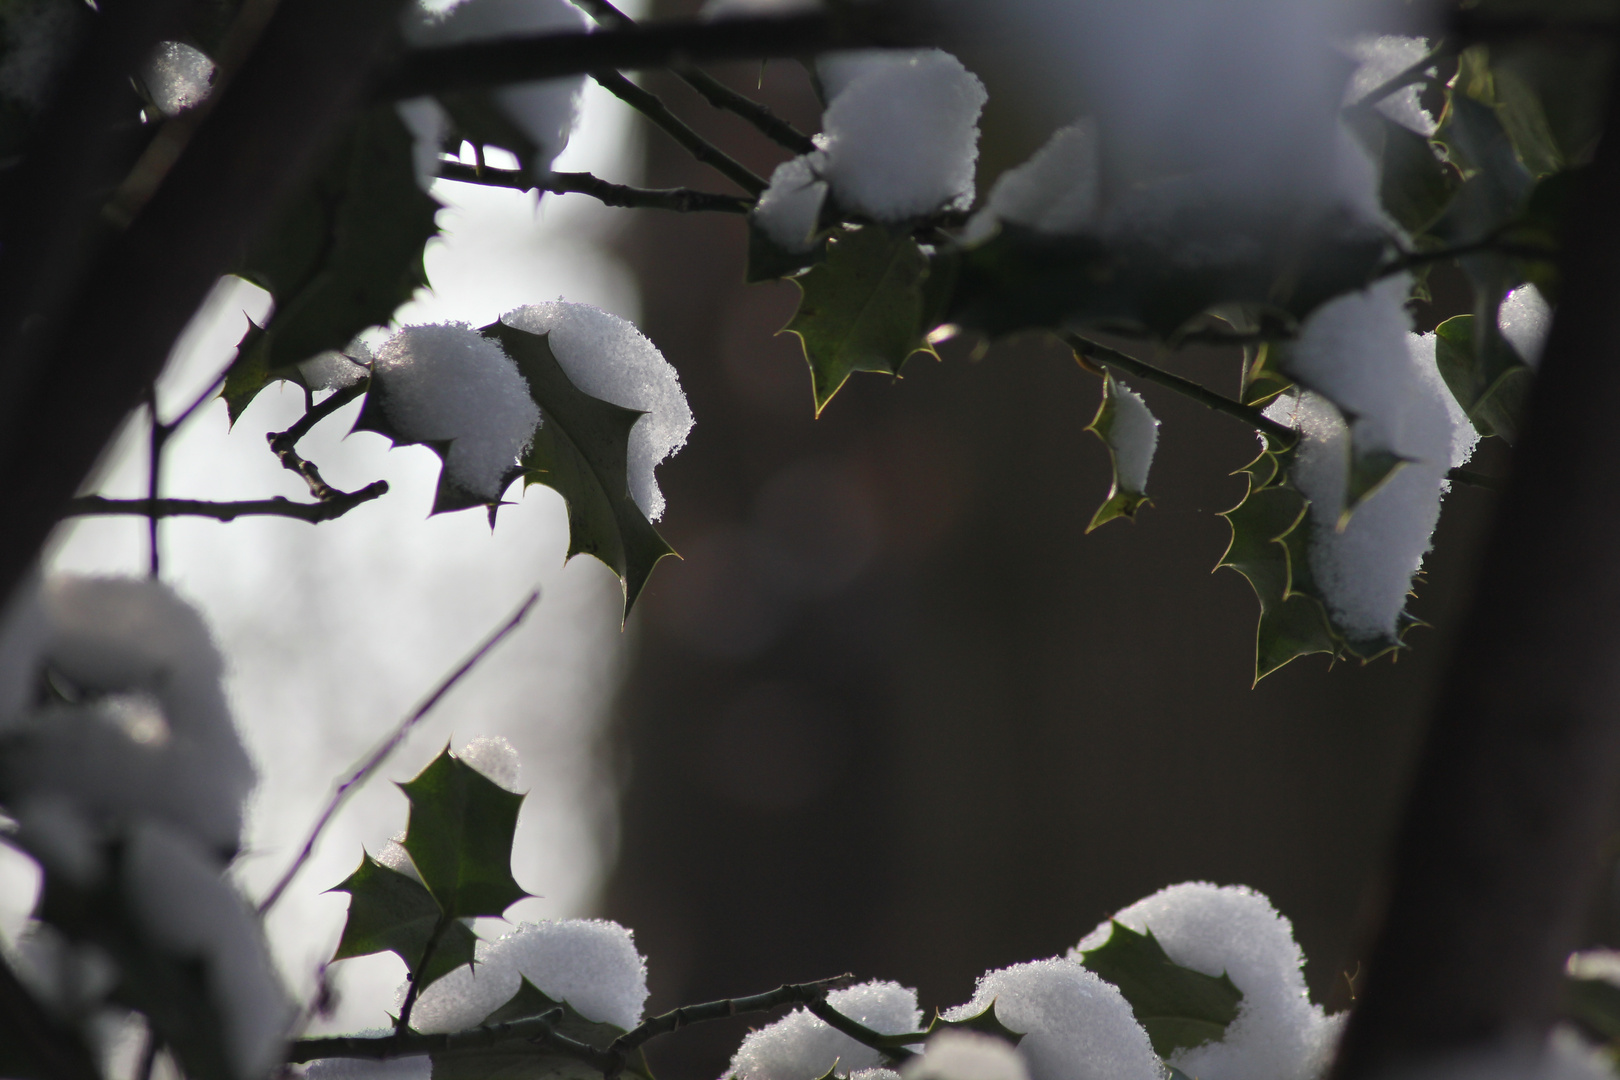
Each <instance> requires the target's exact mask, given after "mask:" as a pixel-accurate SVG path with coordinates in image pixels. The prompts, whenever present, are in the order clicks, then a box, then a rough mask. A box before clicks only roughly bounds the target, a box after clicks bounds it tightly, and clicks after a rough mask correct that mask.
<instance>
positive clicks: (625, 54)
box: [379, 4, 925, 98]
mask: <svg viewBox="0 0 1620 1080" xmlns="http://www.w3.org/2000/svg"><path fill="white" fill-rule="evenodd" d="M884 7H885V5H882V4H850V5H848V6H847V8H846V9H845V10H843V11H840V12H837V13H836V14H833V13H825V12H818V13H815V14H808V15H789V16H779V17H760V18H738V19H717V20H715V21H714V22H671V23H659V24H653V25H650V26H636V27H633V28H624V29H618V30H603V31H599V32H597V33H590V34H587V33H569V34H536V35H533V36H530V37H509V38H501V39H498V40H495V41H482V42H474V43H469V44H465V45H450V46H445V47H442V48H437V49H423V50H420V51H418V52H416V53H413V54H412V55H410V56H409V57H407V58H406V59H405V60H404V62H402V63H401V64H400V66H399V68H398V69H397V70H396V71H395V72H394V73H393V75H392V76H391V77H389V78H387V79H385V80H384V81H383V83H382V85H381V86H380V87H379V91H380V93H381V95H382V96H383V97H387V98H411V97H420V96H421V95H423V94H440V93H445V92H448V91H452V90H464V89H467V88H469V87H475V86H496V85H501V84H503V83H517V82H532V81H534V80H536V79H552V78H557V77H559V76H563V75H584V74H589V73H591V72H593V71H605V70H616V71H634V70H644V69H647V68H663V67H670V66H672V65H684V64H701V63H708V62H711V61H720V60H766V59H775V58H778V57H796V56H813V55H815V54H816V53H820V52H825V51H827V50H828V49H848V48H858V47H862V46H904V45H919V44H925V42H923V41H922V40H921V35H919V34H917V33H916V32H915V31H914V30H911V29H909V28H907V27H906V26H904V25H902V24H900V23H899V22H898V21H896V20H894V19H893V18H892V17H888V16H886V15H885V12H884V11H883V10H882V9H883V8H884Z"/></svg>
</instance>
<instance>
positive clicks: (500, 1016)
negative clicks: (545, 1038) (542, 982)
mask: <svg viewBox="0 0 1620 1080" xmlns="http://www.w3.org/2000/svg"><path fill="white" fill-rule="evenodd" d="M552 1011H560V1012H561V1013H562V1016H561V1017H560V1018H559V1019H558V1020H557V1022H556V1024H555V1025H554V1026H553V1027H552V1030H553V1031H555V1032H557V1033H558V1034H559V1035H565V1036H567V1037H568V1038H570V1039H574V1040H575V1041H577V1042H582V1043H585V1044H586V1045H587V1046H593V1047H595V1048H596V1049H598V1050H606V1049H607V1048H608V1047H609V1046H611V1045H612V1044H613V1040H615V1039H617V1038H618V1037H619V1036H620V1035H623V1034H624V1029H623V1028H621V1027H618V1026H616V1025H614V1024H607V1023H600V1022H598V1021H595V1020H587V1019H586V1018H585V1017H583V1016H581V1015H580V1014H579V1013H578V1012H577V1011H576V1010H575V1009H574V1007H573V1006H572V1005H570V1004H568V1003H567V1002H566V1001H555V1000H553V999H552V998H550V997H548V996H547V995H546V994H545V993H544V992H543V991H541V990H540V989H538V988H537V987H536V986H535V985H534V984H533V983H531V982H530V981H529V980H528V979H527V978H525V979H523V980H522V981H521V983H520V984H519V986H518V990H517V993H515V994H513V995H512V997H511V998H510V999H509V1000H508V1001H507V1002H506V1004H504V1005H502V1006H501V1007H500V1008H498V1009H496V1010H495V1011H494V1012H492V1013H490V1014H489V1015H488V1016H486V1017H484V1019H483V1020H481V1021H479V1024H480V1026H490V1025H495V1024H506V1023H511V1022H512V1021H514V1020H528V1019H530V1018H532V1017H537V1016H543V1015H545V1014H546V1013H549V1012H552ZM430 1060H431V1062H432V1065H433V1074H432V1075H433V1080H600V1078H601V1075H602V1074H601V1071H600V1070H598V1069H595V1068H592V1067H591V1066H590V1065H588V1064H586V1063H585V1062H583V1061H580V1060H579V1059H578V1058H574V1057H570V1056H568V1055H566V1054H560V1053H557V1052H556V1051H553V1050H549V1049H547V1048H546V1046H545V1044H544V1043H534V1042H530V1041H527V1040H523V1039H514V1040H509V1041H504V1042H498V1043H496V1044H495V1045H493V1046H488V1047H480V1048H478V1049H476V1050H459V1051H450V1052H445V1053H438V1054H434V1055H432V1056H431V1058H430ZM624 1072H625V1074H628V1075H630V1076H634V1077H639V1078H640V1080H652V1070H651V1069H649V1068H648V1066H647V1059H646V1058H645V1057H644V1056H643V1054H642V1052H641V1049H640V1048H639V1047H638V1048H637V1049H636V1050H635V1051H634V1052H633V1053H631V1054H630V1055H629V1056H628V1057H627V1058H626V1059H625V1065H624Z"/></svg>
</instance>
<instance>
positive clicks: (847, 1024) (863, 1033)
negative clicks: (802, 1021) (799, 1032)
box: [804, 997, 921, 1063]
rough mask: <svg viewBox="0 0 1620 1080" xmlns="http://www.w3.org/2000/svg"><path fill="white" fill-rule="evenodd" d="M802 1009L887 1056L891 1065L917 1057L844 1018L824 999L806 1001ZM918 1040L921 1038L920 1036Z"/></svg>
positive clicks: (862, 1025)
mask: <svg viewBox="0 0 1620 1080" xmlns="http://www.w3.org/2000/svg"><path fill="white" fill-rule="evenodd" d="M804 1007H805V1008H806V1009H808V1010H809V1011H810V1012H811V1013H812V1014H814V1015H815V1016H816V1017H817V1018H818V1019H820V1020H821V1021H822V1022H823V1023H825V1024H826V1025H827V1026H828V1027H830V1028H833V1029H834V1030H836V1031H840V1032H842V1033H844V1034H845V1035H848V1036H849V1037H850V1038H852V1039H854V1040H855V1041H856V1042H858V1043H860V1044H861V1045H862V1046H870V1047H871V1048H872V1049H874V1050H880V1051H882V1052H883V1053H885V1054H887V1055H888V1056H889V1060H890V1062H891V1063H893V1062H900V1061H906V1060H908V1059H910V1058H914V1057H916V1056H917V1052H916V1051H915V1050H908V1049H907V1048H906V1047H904V1046H895V1045H894V1044H893V1042H892V1036H889V1035H885V1034H883V1033H882V1032H881V1031H873V1030H872V1029H871V1028H869V1027H867V1026H866V1025H865V1024H863V1023H861V1022H860V1021H858V1020H853V1019H851V1018H850V1017H847V1016H845V1015H844V1014H843V1013H841V1012H839V1011H838V1010H837V1009H835V1008H833V1007H832V1006H831V1005H829V1004H827V999H826V998H825V997H820V998H816V999H815V1000H813V1001H807V1002H805V1005H804ZM918 1038H919V1039H920V1038H921V1035H920V1034H919V1036H918Z"/></svg>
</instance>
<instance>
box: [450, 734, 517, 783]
mask: <svg viewBox="0 0 1620 1080" xmlns="http://www.w3.org/2000/svg"><path fill="white" fill-rule="evenodd" d="M455 756H456V757H457V758H459V759H460V760H461V761H462V763H463V764H466V765H471V766H472V767H473V768H475V769H477V770H478V771H479V772H481V773H483V774H484V775H485V776H487V777H489V779H491V780H493V781H494V782H495V783H497V784H499V785H500V786H501V787H503V788H505V789H506V790H507V791H516V790H517V788H518V784H519V783H520V782H521V777H522V775H523V762H522V761H521V760H520V759H519V758H518V752H517V747H515V746H513V745H512V744H511V743H510V742H508V741H507V740H506V737H505V736H502V735H485V736H482V737H480V738H477V739H474V740H473V741H472V742H470V743H468V744H467V745H466V746H463V747H462V748H461V749H460V750H457V751H456V755H455Z"/></svg>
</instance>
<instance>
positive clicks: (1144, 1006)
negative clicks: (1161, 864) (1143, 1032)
mask: <svg viewBox="0 0 1620 1080" xmlns="http://www.w3.org/2000/svg"><path fill="white" fill-rule="evenodd" d="M1112 926H1113V928H1112V930H1111V931H1110V932H1109V935H1108V940H1107V941H1105V942H1103V943H1102V944H1101V945H1099V946H1098V947H1097V948H1095V949H1091V950H1089V951H1087V952H1083V953H1081V954H1080V957H1081V962H1082V963H1084V964H1085V966H1086V967H1088V968H1090V969H1091V970H1092V971H1094V972H1096V973H1097V974H1098V975H1100V976H1101V977H1102V978H1104V979H1107V980H1108V981H1109V982H1111V983H1113V984H1114V985H1115V986H1117V987H1119V992H1120V993H1121V994H1123V995H1124V996H1125V1000H1126V1001H1128V1002H1130V1005H1131V1011H1132V1012H1134V1013H1135V1014H1136V1019H1137V1022H1138V1023H1140V1024H1141V1025H1142V1026H1143V1027H1144V1028H1146V1029H1147V1033H1148V1038H1149V1039H1151V1040H1152V1042H1153V1050H1154V1052H1155V1053H1157V1054H1158V1055H1159V1056H1160V1057H1169V1056H1170V1055H1171V1054H1173V1053H1175V1052H1176V1051H1177V1050H1191V1049H1194V1048H1195V1047H1199V1046H1203V1045H1204V1044H1205V1043H1208V1042H1215V1041H1217V1040H1219V1039H1221V1038H1222V1037H1224V1036H1225V1035H1226V1029H1227V1026H1228V1025H1230V1024H1231V1023H1232V1021H1233V1020H1236V1019H1237V1015H1238V1009H1239V1006H1241V1005H1242V1003H1243V992H1242V991H1241V990H1239V989H1238V988H1237V986H1236V985H1234V984H1233V982H1232V980H1231V978H1230V977H1228V976H1227V975H1226V974H1225V973H1224V972H1222V973H1221V975H1220V976H1219V977H1217V976H1214V975H1206V974H1204V973H1203V972H1202V971H1195V970H1193V969H1192V968H1189V967H1183V966H1182V965H1180V964H1178V963H1176V962H1175V961H1173V960H1171V959H1170V957H1169V955H1168V954H1167V953H1166V952H1165V951H1164V947H1163V946H1162V945H1160V944H1159V942H1158V941H1157V939H1155V938H1154V936H1153V931H1152V930H1151V929H1150V930H1148V932H1147V933H1145V934H1139V933H1137V932H1136V931H1135V930H1132V929H1131V928H1130V927H1128V926H1125V925H1124V924H1123V923H1120V922H1114V923H1113V924H1112Z"/></svg>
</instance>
